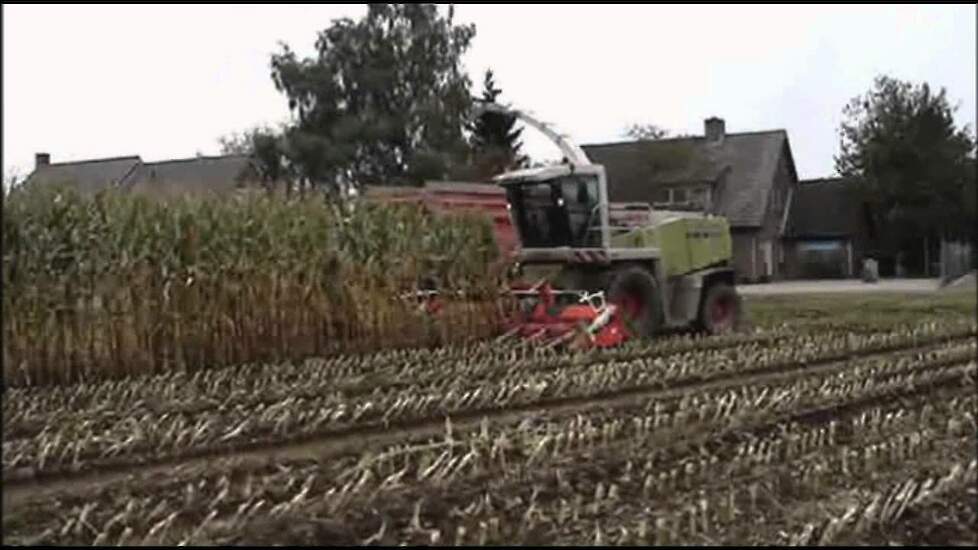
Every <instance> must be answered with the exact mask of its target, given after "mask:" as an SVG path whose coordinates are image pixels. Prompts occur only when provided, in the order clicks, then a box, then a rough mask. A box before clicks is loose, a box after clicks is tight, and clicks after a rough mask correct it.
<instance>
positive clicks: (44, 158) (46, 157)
mask: <svg viewBox="0 0 978 550" xmlns="http://www.w3.org/2000/svg"><path fill="white" fill-rule="evenodd" d="M49 164H51V155H50V154H48V153H37V154H35V155H34V169H35V170H37V169H39V168H41V167H42V166H47V165H49Z"/></svg>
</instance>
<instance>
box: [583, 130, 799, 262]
mask: <svg viewBox="0 0 978 550" xmlns="http://www.w3.org/2000/svg"><path fill="white" fill-rule="evenodd" d="M583 149H584V151H585V152H586V153H587V155H588V157H589V158H590V159H591V161H592V162H595V163H597V164H602V165H604V167H605V170H606V171H607V175H608V194H609V195H610V199H611V200H612V201H620V202H649V203H652V205H653V207H655V208H669V209H695V210H702V211H706V212H710V213H713V214H717V215H721V216H725V217H726V218H727V219H728V220H729V221H730V225H731V233H732V236H733V247H734V261H735V268H736V270H737V276H738V278H739V279H740V280H741V281H758V280H767V279H780V278H784V277H786V276H787V274H788V272H789V271H790V269H788V268H787V267H786V265H785V262H786V261H787V259H788V258H787V257H786V255H785V230H786V225H787V217H788V211H789V207H788V205H789V203H790V202H791V197H792V194H793V193H794V191H795V189H796V188H797V186H798V175H797V173H796V172H795V164H794V160H793V158H792V154H791V145H790V144H789V142H788V134H787V132H785V131H784V130H771V131H763V132H739V133H727V132H726V125H725V123H724V121H723V120H722V119H719V118H710V119H707V120H706V121H705V124H704V135H703V136H693V137H681V138H675V139H661V140H648V141H627V142H618V143H605V144H594V145H584V146H583Z"/></svg>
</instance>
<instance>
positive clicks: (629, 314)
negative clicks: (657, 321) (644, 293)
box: [618, 293, 645, 319]
mask: <svg viewBox="0 0 978 550" xmlns="http://www.w3.org/2000/svg"><path fill="white" fill-rule="evenodd" d="M618 305H619V306H620V307H621V310H622V313H624V314H625V318H626V319H637V318H638V317H639V316H640V315H642V312H643V311H644V310H645V302H643V301H642V299H641V298H640V297H638V296H636V295H635V294H634V293H628V294H625V295H624V296H622V297H621V299H620V300H618Z"/></svg>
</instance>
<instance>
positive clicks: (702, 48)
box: [3, 4, 976, 178]
mask: <svg viewBox="0 0 978 550" xmlns="http://www.w3.org/2000/svg"><path fill="white" fill-rule="evenodd" d="M365 12H366V7H365V6H364V5H351V4H345V5H321V6H309V5H242V6H230V5H182V6H116V5H106V6H76V5H70V6H4V7H3V167H4V175H5V176H7V175H8V174H10V173H11V172H12V171H14V170H16V171H19V172H20V173H21V174H22V175H24V174H26V173H29V172H30V171H31V170H32V169H33V163H34V153H35V152H48V153H50V154H51V157H52V161H53V162H59V161H68V160H81V159H89V158H98V157H111V156H120V155H129V154H139V155H141V156H142V158H143V159H144V160H162V159H169V158H182V157H190V156H194V155H195V154H196V153H198V152H200V153H203V154H216V153H217V152H218V143H217V139H218V137H220V136H222V135H225V134H227V133H230V132H233V131H236V130H241V129H245V128H248V127H250V126H253V125H254V124H256V123H276V122H278V121H282V120H286V119H287V116H288V110H287V107H286V101H285V99H284V97H283V96H281V95H279V94H278V92H276V91H275V88H274V86H273V84H272V81H271V78H270V76H269V56H270V54H271V53H272V52H275V51H277V50H278V46H277V44H278V42H279V41H284V42H287V43H288V44H290V45H291V46H292V47H293V48H294V49H296V50H297V51H298V52H299V53H300V54H311V53H312V52H313V43H314V41H315V38H316V33H317V31H319V30H322V29H324V28H326V27H327V26H328V25H329V24H330V22H331V20H332V19H334V18H337V17H342V16H352V17H356V16H359V15H361V14H363V13H365ZM456 14H457V19H458V20H460V21H461V22H473V23H475V24H476V29H477V34H476V36H475V39H474V40H473V44H472V47H471V48H470V50H469V51H468V52H467V54H466V57H465V60H464V61H465V66H466V68H467V69H468V70H469V72H470V74H471V76H472V79H473V82H474V83H475V84H477V85H478V84H481V81H482V73H483V71H484V70H485V69H486V68H487V67H490V66H491V67H492V68H493V70H494V71H495V73H496V75H497V84H498V85H499V86H500V87H501V88H502V89H503V97H502V99H503V100H504V101H510V102H513V103H515V104H517V105H519V106H521V107H523V108H526V109H528V110H531V111H533V112H535V113H537V114H538V115H539V116H541V117H542V118H544V119H545V120H548V121H550V122H553V123H555V124H557V125H558V127H559V128H560V129H561V130H563V131H564V132H567V133H569V134H570V135H572V136H573V137H574V138H575V139H576V141H578V143H581V144H587V143H598V142H606V141H615V140H619V139H621V133H622V129H623V128H624V127H625V126H626V125H627V124H629V123H633V122H641V123H645V122H649V123H655V124H657V125H659V126H663V127H666V128H669V129H670V130H673V131H675V132H685V133H695V134H702V132H703V119H705V118H708V117H710V116H713V115H716V116H719V117H721V118H723V119H725V120H726V123H727V131H728V132H743V131H756V130H769V129H776V128H784V129H786V130H787V131H788V136H789V139H790V141H791V146H792V150H793V153H794V157H795V162H796V165H797V168H798V172H799V177H801V178H812V177H821V176H826V175H830V174H831V173H833V170H834V168H833V160H832V156H833V155H834V154H835V153H836V152H837V148H838V137H837V128H838V125H839V122H840V120H841V113H842V107H843V106H844V104H845V103H846V102H847V101H848V100H849V99H850V98H852V97H853V96H855V95H858V94H861V93H864V92H865V91H866V90H868V89H869V87H870V86H871V84H872V80H873V77H874V76H876V75H878V74H881V73H886V74H890V75H892V76H895V77H897V78H900V79H906V80H911V81H915V82H920V81H926V82H929V83H930V84H931V85H932V86H934V87H940V86H944V87H946V88H947V91H948V95H949V97H950V98H951V100H952V101H953V102H955V103H958V104H960V107H961V108H960V110H959V111H958V113H957V119H958V121H959V123H961V124H963V123H968V124H970V125H971V126H972V128H973V127H974V120H975V116H976V115H975V104H976V90H975V88H976V53H975V52H976V39H975V34H976V11H975V6H974V5H956V6H935V5H926V6H911V5H899V6H841V5H836V6H825V7H813V6H784V7H777V6H754V7H745V6H696V5H681V6H663V5H627V6H625V5H617V6H609V5H565V6H557V5H471V4H465V5H459V6H457V9H456ZM525 133H526V134H527V135H526V140H525V141H526V145H527V148H528V152H529V153H530V154H531V155H534V157H536V158H545V157H549V156H552V154H553V151H554V149H553V148H552V146H551V145H550V144H549V142H547V141H546V139H545V138H542V137H541V136H539V135H536V134H534V133H532V131H530V130H528V131H527V132H525Z"/></svg>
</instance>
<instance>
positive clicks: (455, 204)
mask: <svg viewBox="0 0 978 550" xmlns="http://www.w3.org/2000/svg"><path fill="white" fill-rule="evenodd" d="M365 197H366V198H367V199H368V200H376V201H381V202H412V203H417V204H424V205H426V206H427V207H429V208H430V209H431V210H432V211H433V212H459V211H469V212H482V213H484V214H486V215H487V216H489V217H490V218H491V220H492V225H493V229H494V230H495V234H496V242H497V243H498V245H499V248H500V252H501V253H502V255H503V257H508V256H509V255H510V254H511V253H513V252H514V251H515V250H516V247H517V246H519V239H517V238H516V229H515V228H514V227H513V221H512V218H510V216H509V210H508V209H507V208H506V204H507V203H506V191H505V189H503V187H502V186H500V185H494V184H490V183H461V182H428V183H426V184H425V185H424V187H380V186H374V187H368V188H367V189H366V192H365ZM609 207H610V208H609V209H610V211H609V213H608V214H609V216H610V218H611V222H612V224H613V225H620V226H634V225H641V224H643V223H647V222H648V215H649V205H648V204H647V203H610V204H609Z"/></svg>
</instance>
